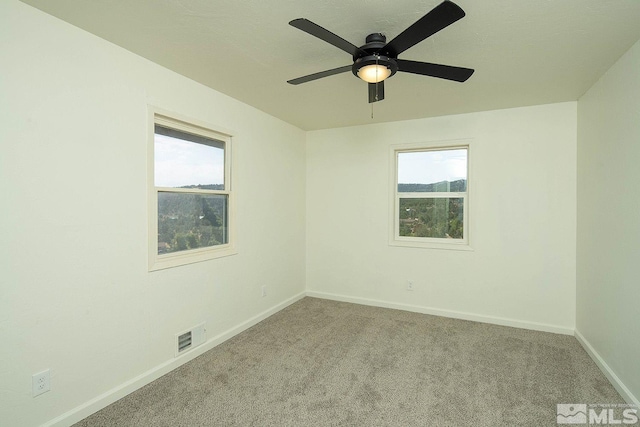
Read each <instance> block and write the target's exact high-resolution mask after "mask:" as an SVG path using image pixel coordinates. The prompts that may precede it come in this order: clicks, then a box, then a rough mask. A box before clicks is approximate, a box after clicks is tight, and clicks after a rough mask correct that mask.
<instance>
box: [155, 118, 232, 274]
mask: <svg viewBox="0 0 640 427" xmlns="http://www.w3.org/2000/svg"><path fill="white" fill-rule="evenodd" d="M150 134H151V135H152V136H153V138H152V140H151V141H150V144H149V145H150V152H151V153H150V161H149V165H150V167H149V169H150V172H149V180H150V197H149V199H150V201H149V215H150V220H149V269H150V270H158V269H162V268H168V267H175V266H178V265H183V264H189V263H193V262H199V261H204V260H207V259H212V258H217V257H220V256H226V255H231V254H233V253H235V251H234V248H233V245H232V239H233V232H232V230H233V227H232V225H233V209H232V207H233V199H232V197H233V195H232V192H231V165H230V160H231V138H230V137H229V136H228V135H225V134H222V133H219V132H215V131H213V130H211V129H210V128H209V127H207V126H204V125H200V124H198V125H196V124H194V123H193V122H191V121H189V122H187V121H183V120H178V119H175V118H172V117H170V116H166V115H162V114H158V113H157V112H153V129H152V131H150Z"/></svg>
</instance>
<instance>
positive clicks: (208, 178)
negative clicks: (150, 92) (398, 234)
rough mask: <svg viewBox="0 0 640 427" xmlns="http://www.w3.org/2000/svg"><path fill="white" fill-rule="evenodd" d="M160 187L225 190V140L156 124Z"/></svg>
mask: <svg viewBox="0 0 640 427" xmlns="http://www.w3.org/2000/svg"><path fill="white" fill-rule="evenodd" d="M155 129H156V131H155V136H154V157H155V159H154V161H155V163H154V172H155V181H154V182H155V186H156V187H172V188H202V189H207V190H224V142H221V141H216V140H214V139H209V138H204V137H201V136H197V135H192V134H188V133H186V132H181V131H177V130H174V129H169V128H165V127H162V126H159V125H156V127H155Z"/></svg>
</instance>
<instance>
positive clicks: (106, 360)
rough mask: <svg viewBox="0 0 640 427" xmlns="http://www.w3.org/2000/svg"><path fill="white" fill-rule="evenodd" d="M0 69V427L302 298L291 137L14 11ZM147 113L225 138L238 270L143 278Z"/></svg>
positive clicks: (74, 403)
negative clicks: (189, 336)
mask: <svg viewBox="0 0 640 427" xmlns="http://www.w3.org/2000/svg"><path fill="white" fill-rule="evenodd" d="M0 58H1V59H0V62H1V63H2V65H1V66H0V144H2V146H1V149H0V165H1V166H0V194H1V195H2V196H1V202H0V203H1V204H2V221H0V239H1V242H2V243H1V244H0V280H1V286H0V298H1V299H0V424H2V425H7V426H31V425H37V424H41V423H43V422H46V421H48V420H52V419H54V418H55V417H58V416H60V415H61V414H63V413H65V412H66V411H69V410H72V409H74V408H76V407H78V406H79V405H82V404H85V403H86V402H87V401H89V400H90V399H93V398H96V397H97V396H99V395H100V394H102V393H105V392H108V391H109V390H112V389H113V388H115V387H119V386H121V385H122V384H125V383H126V382H127V381H129V380H131V379H133V378H135V377H136V376H138V375H142V374H144V373H145V372H147V371H149V370H153V369H154V368H156V367H158V366H163V364H166V363H167V361H170V360H172V358H173V355H174V334H175V333H177V332H181V331H182V330H184V329H186V328H188V327H191V326H194V325H196V324H198V323H200V322H202V321H206V322H207V326H208V331H207V335H208V337H213V336H216V335H218V334H221V333H223V332H225V331H228V330H229V329H231V328H234V327H236V326H238V325H241V324H242V323H243V322H245V321H247V320H249V319H251V318H253V317H254V316H256V315H259V314H260V313H263V312H264V311H266V310H269V309H270V308H273V307H275V306H277V305H278V304H281V303H283V302H286V301H288V300H289V299H290V298H292V297H295V296H296V295H298V294H299V293H301V292H303V291H304V280H305V272H304V265H305V259H304V254H305V249H304V248H305V240H304V233H305V223H304V217H305V213H304V210H305V196H304V191H305V182H304V181H305V173H304V170H305V167H304V162H305V146H304V141H305V134H304V132H302V131H301V130H299V129H297V128H295V127H293V126H291V125H288V124H286V123H284V122H282V121H279V120H277V119H275V118H273V117H271V116H268V115H266V114H264V113H262V112H260V111H258V110H256V109H254V108H252V107H249V106H247V105H244V104H242V103H240V102H238V101H235V100H233V99H231V98H229V97H227V96H224V95H222V94H220V93H217V92H215V91H213V90H211V89H208V88H206V87H204V86H202V85H199V84H197V83H195V82H193V81H191V80H188V79H186V78H184V77H182V76H179V75H177V74H175V73H173V72H170V71H168V70H166V69H164V68H162V67H160V66H158V65H155V64H153V63H151V62H149V61H147V60H145V59H143V58H140V57H138V56H135V55H133V54H131V53H129V52H127V51H125V50H123V49H121V48H119V47H116V46H114V45H111V44H110V43H108V42H106V41H104V40H101V39H99V38H97V37H95V36H92V35H90V34H88V33H85V32H84V31H82V30H79V29H77V28H75V27H73V26H71V25H69V24H67V23H64V22H62V21H59V20H57V19H55V18H53V17H51V16H49V15H46V14H44V13H42V12H40V11H38V10H36V9H33V8H31V7H29V6H26V5H24V4H22V3H19V2H18V1H16V0H4V1H2V2H0ZM147 104H153V105H156V106H158V107H160V108H163V109H165V110H170V111H174V112H176V113H179V114H181V115H184V116H188V117H192V118H194V119H197V120H201V121H205V122H209V123H212V124H214V125H218V126H221V127H223V128H224V129H231V130H232V131H233V132H234V136H235V138H234V144H235V145H234V150H235V151H234V156H236V158H237V161H238V168H237V170H236V171H235V173H236V175H235V181H234V184H235V187H234V188H235V190H237V196H238V198H237V211H238V217H237V225H238V227H237V228H238V250H239V254H238V255H235V256H231V257H226V258H222V259H217V260H212V261H208V262H202V263H198V264H192V265H188V266H184V267H179V268H173V269H168V270H162V271H157V272H153V273H149V272H148V271H147V193H146V191H147V190H146V188H147V187H146V185H147V183H146V176H147V175H146V159H147V145H146V144H147V139H146V138H147V134H146V132H147ZM261 285H267V286H268V287H269V294H268V296H267V297H265V298H261V296H260V286H261ZM46 368H50V369H51V374H52V391H51V392H49V393H46V394H43V395H41V396H39V397H37V398H33V397H31V375H32V374H33V373H36V372H38V371H41V370H43V369H46Z"/></svg>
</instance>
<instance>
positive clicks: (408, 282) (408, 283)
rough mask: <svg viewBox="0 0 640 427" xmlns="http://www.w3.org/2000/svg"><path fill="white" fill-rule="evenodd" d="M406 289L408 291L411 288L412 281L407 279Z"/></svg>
mask: <svg viewBox="0 0 640 427" xmlns="http://www.w3.org/2000/svg"><path fill="white" fill-rule="evenodd" d="M407 290H408V291H412V290H413V282H412V281H411V280H407Z"/></svg>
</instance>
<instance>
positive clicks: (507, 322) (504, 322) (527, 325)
mask: <svg viewBox="0 0 640 427" xmlns="http://www.w3.org/2000/svg"><path fill="white" fill-rule="evenodd" d="M307 296H310V297H316V298H322V299H329V300H334V301H342V302H351V303H355V304H362V305H370V306H374V307H384V308H394V309H397V310H405V311H412V312H414V313H422V314H431V315H434V316H442V317H452V318H454V319H462V320H471V321H474V322H481V323H490V324H493V325H500V326H511V327H513V328H520V329H531V330H534V331H542V332H552V333H554V334H562V335H573V334H574V330H573V329H571V328H564V327H561V326H555V325H548V324H545V323H536V322H524V321H521V320H515V319H505V318H502V317H492V316H482V315H478V314H472V313H463V312H459V311H452V310H442V309H438V308H432V307H422V306H417V305H410V304H401V303H395V302H388V301H382V300H374V299H369V298H360V297H351V296H347V295H339V294H331V293H326V292H316V291H307Z"/></svg>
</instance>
